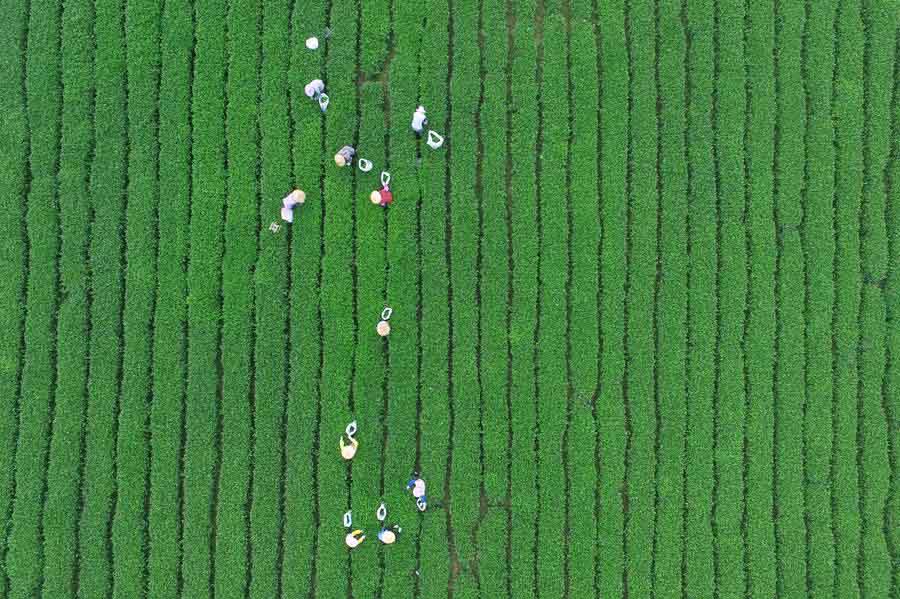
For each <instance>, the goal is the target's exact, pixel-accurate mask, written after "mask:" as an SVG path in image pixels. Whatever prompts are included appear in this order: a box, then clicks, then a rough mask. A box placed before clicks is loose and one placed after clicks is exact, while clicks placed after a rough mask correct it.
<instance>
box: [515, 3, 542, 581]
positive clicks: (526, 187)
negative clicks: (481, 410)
mask: <svg viewBox="0 0 900 599" xmlns="http://www.w3.org/2000/svg"><path fill="white" fill-rule="evenodd" d="M514 11H515V12H514V15H515V31H514V38H513V43H514V44H515V46H514V48H515V49H514V54H513V56H514V60H513V64H512V67H511V68H512V95H513V100H512V102H513V106H514V107H515V112H514V113H513V118H512V144H511V146H512V152H513V155H512V156H511V159H512V168H513V172H512V197H511V201H512V260H513V273H512V276H513V283H512V285H513V288H512V309H511V311H512V314H511V316H512V322H511V325H510V327H511V328H510V344H511V354H512V392H511V397H512V414H511V419H512V430H513V434H512V464H511V478H512V496H511V497H510V503H511V510H512V532H511V538H512V541H511V543H512V546H511V549H510V552H511V555H512V563H511V564H510V566H511V573H510V578H511V580H512V595H513V596H515V597H523V598H525V599H529V598H530V597H533V596H534V595H535V591H536V589H535V585H536V584H537V581H536V580H535V578H534V570H535V568H536V567H537V566H536V564H535V563H534V561H533V560H534V559H535V535H534V527H535V525H536V523H537V522H536V520H537V518H536V514H537V501H536V497H535V495H536V493H537V481H536V479H535V464H536V456H535V448H534V432H535V426H536V422H535V409H534V402H535V401H536V400H537V398H536V397H535V378H534V377H535V372H534V370H535V363H534V360H535V356H534V352H535V347H534V337H535V335H534V327H535V324H536V323H535V321H536V318H537V299H538V298H537V263H538V246H537V237H538V229H537V206H536V177H535V170H534V169H535V158H536V156H535V154H534V152H533V151H532V148H534V147H535V144H536V140H537V116H538V105H537V85H536V83H537V81H536V64H537V63H536V61H537V51H536V47H535V45H534V31H533V30H532V28H531V25H530V22H531V21H532V20H533V19H534V11H535V7H534V4H533V3H515V5H514Z"/></svg>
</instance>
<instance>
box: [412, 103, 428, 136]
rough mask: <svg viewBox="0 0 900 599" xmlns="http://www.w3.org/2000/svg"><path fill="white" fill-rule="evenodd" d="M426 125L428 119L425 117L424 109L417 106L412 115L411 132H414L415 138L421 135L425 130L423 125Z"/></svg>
mask: <svg viewBox="0 0 900 599" xmlns="http://www.w3.org/2000/svg"><path fill="white" fill-rule="evenodd" d="M427 124H428V119H427V118H426V117H425V107H424V106H419V107H418V108H416V111H415V112H414V113H413V118H412V130H413V131H415V132H416V135H417V136H419V135H422V131H423V130H424V129H425V125H427Z"/></svg>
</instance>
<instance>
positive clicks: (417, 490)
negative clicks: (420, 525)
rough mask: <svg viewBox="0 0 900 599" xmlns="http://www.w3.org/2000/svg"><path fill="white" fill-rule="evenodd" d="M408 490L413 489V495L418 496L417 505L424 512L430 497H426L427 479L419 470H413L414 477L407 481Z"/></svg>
mask: <svg viewBox="0 0 900 599" xmlns="http://www.w3.org/2000/svg"><path fill="white" fill-rule="evenodd" d="M406 490H407V491H410V490H411V491H412V494H413V497H415V498H416V506H417V507H418V508H419V511H420V512H424V511H425V509H426V508H427V507H428V498H426V497H425V481H424V480H422V478H421V477H419V474H418V473H417V472H413V475H412V478H411V479H409V481H408V482H407V483H406Z"/></svg>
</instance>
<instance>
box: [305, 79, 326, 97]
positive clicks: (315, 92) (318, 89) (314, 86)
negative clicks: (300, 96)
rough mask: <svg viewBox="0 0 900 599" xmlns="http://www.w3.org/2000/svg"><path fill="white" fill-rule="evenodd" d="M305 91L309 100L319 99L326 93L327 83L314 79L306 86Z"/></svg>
mask: <svg viewBox="0 0 900 599" xmlns="http://www.w3.org/2000/svg"><path fill="white" fill-rule="evenodd" d="M304 91H306V96H307V97H308V98H312V99H314V100H315V99H318V97H319V95H320V94H321V93H322V92H324V91H325V82H324V81H322V80H321V79H313V80H312V81H310V82H309V83H307V84H306V87H305V88H304Z"/></svg>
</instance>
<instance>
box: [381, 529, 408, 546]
mask: <svg viewBox="0 0 900 599" xmlns="http://www.w3.org/2000/svg"><path fill="white" fill-rule="evenodd" d="M402 530H403V529H402V528H400V527H399V526H397V525H396V524H394V525H393V526H391V527H390V528H384V527H382V528H381V530H380V531H378V540H379V541H381V542H382V543H384V544H385V545H393V544H394V543H395V542H396V541H397V537H398V536H399V535H400V532H401V531H402Z"/></svg>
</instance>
